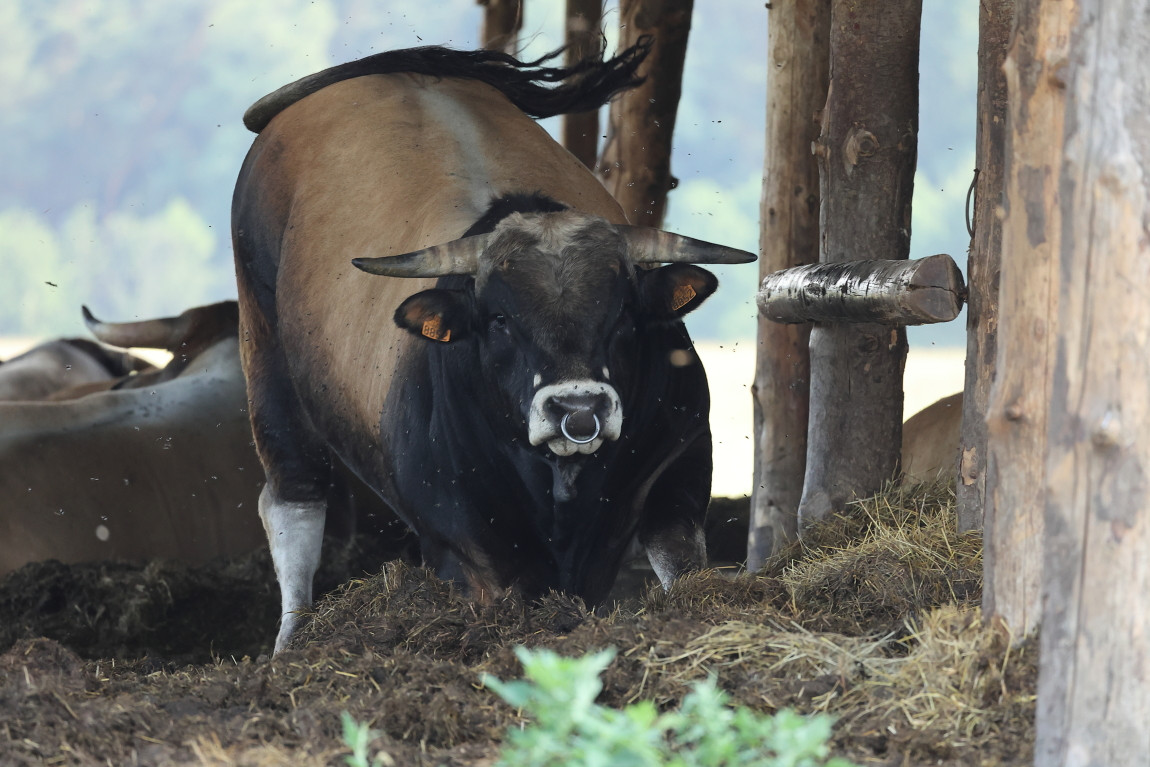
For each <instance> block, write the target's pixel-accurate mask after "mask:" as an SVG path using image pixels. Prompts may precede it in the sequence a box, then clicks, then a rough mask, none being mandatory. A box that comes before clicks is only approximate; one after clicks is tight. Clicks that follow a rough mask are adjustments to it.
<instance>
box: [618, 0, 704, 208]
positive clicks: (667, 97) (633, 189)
mask: <svg viewBox="0 0 1150 767" xmlns="http://www.w3.org/2000/svg"><path fill="white" fill-rule="evenodd" d="M693 4H694V0H622V1H621V2H620V4H619V48H620V49H623V48H626V47H627V46H629V45H634V44H635V43H636V42H638V41H639V38H640V37H642V36H643V35H654V37H655V47H654V48H653V49H652V50H651V54H650V55H649V56H648V57H647V60H646V61H644V62H643V67H642V68H641V70H640V74H642V75H645V76H646V77H647V80H646V81H645V82H644V83H643V84H642V85H640V86H638V87H636V88H632V89H631V90H628V91H626V92H624V93H623V94H622V95H621V96H619V97H618V98H616V99H615V100H614V101H612V102H611V109H610V116H609V117H608V126H607V141H606V143H605V144H604V146H603V153H602V155H601V157H600V158H599V174H600V176H602V178H603V184H604V186H606V187H607V190H608V191H609V192H611V194H612V195H613V196H614V197H615V199H616V200H618V201H619V204H620V205H621V206H622V207H623V212H624V213H625V214H626V215H627V220H628V221H630V222H631V223H632V224H634V225H636V226H655V227H657V226H659V225H660V224H661V223H662V221H663V213H664V211H665V210H666V208H667V192H669V191H670V190H671V188H672V187H673V186H674V183H675V180H674V179H673V178H672V176H671V136H672V134H673V133H674V131H675V115H676V113H677V112H678V109H679V95H680V93H681V91H682V85H683V60H684V58H685V57H686V55H687V35H688V34H689V33H690V31H691V9H692V6H693Z"/></svg>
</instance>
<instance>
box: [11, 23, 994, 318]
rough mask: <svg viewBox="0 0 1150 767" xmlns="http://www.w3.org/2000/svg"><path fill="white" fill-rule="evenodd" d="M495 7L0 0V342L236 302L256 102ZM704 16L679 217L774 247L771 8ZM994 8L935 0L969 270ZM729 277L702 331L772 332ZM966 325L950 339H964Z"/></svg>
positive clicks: (682, 145)
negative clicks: (765, 192) (982, 10)
mask: <svg viewBox="0 0 1150 767" xmlns="http://www.w3.org/2000/svg"><path fill="white" fill-rule="evenodd" d="M612 5H613V3H609V4H608V6H609V7H608V10H607V13H606V15H605V16H604V19H603V24H604V26H605V27H606V28H607V30H608V32H609V35H608V37H609V39H614V35H613V34H610V33H611V32H612V30H613V27H615V26H617V25H618V16H617V14H615V13H613V12H612V10H611V6H612ZM968 5H969V6H970V7H969V8H968V7H967V6H968ZM481 16H482V8H481V7H480V6H479V5H477V4H476V2H475V0H439V1H438V2H435V3H424V2H417V1H416V0H396V1H395V2H389V3H384V2H379V0H274V2H268V1H267V0H263V1H260V0H172V1H171V2H168V3H163V4H157V3H151V2H145V1H144V0H117V2H103V3H96V2H91V0H6V2H4V3H0V25H2V27H0V28H3V29H4V36H3V43H4V44H3V45H0V135H2V136H3V137H4V140H3V141H2V142H0V181H2V183H0V272H2V273H3V275H4V278H3V279H0V334H27V335H35V336H48V335H61V334H83V333H84V332H85V331H84V329H83V325H82V323H81V321H80V310H79V307H80V305H81V304H88V305H89V306H90V307H91V308H92V310H93V311H94V312H95V313H96V314H97V316H100V317H102V318H106V319H110V320H125V319H133V318H136V317H151V316H162V315H166V314H177V313H179V312H181V311H183V310H184V309H185V308H187V307H189V306H192V305H196V304H202V303H208V302H211V301H217V300H220V299H223V298H227V297H233V296H234V295H235V287H234V272H233V266H232V261H231V242H230V232H229V228H228V222H229V208H230V203H231V194H232V186H233V184H234V181H235V176H236V173H237V172H238V170H239V167H240V163H241V162H242V161H243V156H244V153H245V152H246V151H247V149H248V147H249V146H250V144H251V140H252V135H251V134H250V133H248V132H247V131H246V130H245V129H244V128H243V125H242V123H241V116H242V115H243V112H244V110H245V109H246V108H247V107H248V105H249V104H251V102H252V101H254V100H255V99H256V98H258V97H260V96H262V95H264V94H265V93H268V92H269V91H271V90H274V89H275V88H278V87H279V86H281V85H283V84H285V83H287V82H290V81H292V80H294V79H296V78H298V77H302V76H303V75H305V74H309V73H311V72H314V71H316V70H319V69H322V68H323V67H326V66H330V65H331V64H334V63H336V62H340V61H348V60H351V59H355V58H359V57H361V56H365V55H369V54H371V53H375V52H378V51H380V50H387V49H390V48H403V47H410V46H414V45H427V44H447V45H452V46H455V47H460V48H472V47H476V46H477V44H478V43H477V38H478V36H479V32H480V26H481ZM563 16H564V0H526V3H525V6H524V25H523V32H522V34H521V39H520V42H521V49H522V50H523V51H524V55H525V56H527V57H531V56H538V55H541V54H542V53H544V52H546V51H549V50H551V49H553V48H555V47H556V46H558V45H559V44H560V43H561V41H562V28H563ZM694 16H695V18H694V19H693V21H692V30H691V36H690V41H689V44H688V50H687V60H686V71H685V73H684V78H683V97H682V101H681V102H680V107H679V118H678V121H677V123H676V128H675V145H674V149H673V155H672V172H673V173H674V175H675V176H676V177H677V178H678V179H679V185H678V187H677V188H675V189H673V190H672V192H671V194H670V196H669V198H668V211H667V217H666V219H665V226H666V227H667V228H668V229H671V230H672V231H676V232H680V233H682V234H687V235H690V236H694V237H700V238H704V239H711V240H713V241H716V242H722V243H724V244H728V245H732V246H736V247H742V248H746V249H748V250H755V249H756V248H757V242H758V204H759V190H760V185H761V178H762V157H763V144H764V136H763V121H764V113H763V110H764V109H765V88H764V78H765V73H766V68H767V61H766V54H765V47H766V23H767V18H768V12H767V11H766V9H765V8H764V7H763V6H762V4H753V3H752V4H735V3H732V4H729V5H728V4H723V5H722V6H721V7H719V6H706V7H700V8H699V9H698V11H697V12H696V13H695V15H694ZM976 21H977V5H976V4H974V3H962V4H952V3H946V2H943V0H927V3H926V9H925V12H924V19H923V35H924V40H923V55H924V58H923V64H922V89H923V96H922V110H923V116H922V126H921V131H920V141H919V150H920V155H919V177H918V180H917V181H916V190H915V191H916V196H915V203H914V205H915V219H914V229H915V231H914V238H913V242H914V244H915V252H914V253H912V255H913V256H915V257H919V256H922V255H930V254H931V253H936V252H949V253H951V254H952V255H954V256H955V257H956V260H959V261H960V262H961V261H962V259H961V255H962V253H963V252H964V251H965V249H966V244H967V236H966V231H965V226H964V224H963V221H962V212H961V200H962V199H963V197H964V195H965V189H966V184H967V183H969V178H970V172H971V169H972V168H973V137H974V117H973V107H974V61H975V58H974V52H975V50H976V47H977V37H976V34H977V24H976ZM548 122H549V123H552V121H548ZM547 127H548V129H549V130H552V132H553V133H557V132H558V122H557V121H554V122H553V124H550V125H548V126H547ZM942 189H945V194H944V193H942V192H940V190H942ZM718 271H719V273H720V279H721V280H722V282H723V286H722V288H721V289H720V294H719V295H717V296H716V297H715V298H714V299H712V300H711V301H709V302H708V303H707V304H706V305H704V307H703V308H702V309H701V310H700V311H699V312H696V313H694V314H692V316H691V328H692V332H693V333H694V334H695V335H696V337H700V338H732V337H734V338H738V337H743V338H750V337H753V334H754V327H755V325H754V312H755V310H754V300H753V298H754V292H755V288H756V284H755V283H756V282H757V280H756V273H755V270H754V269H753V268H752V269H742V270H740V269H739V268H737V267H733V268H728V269H720V270H718ZM960 323H961V320H960V321H959V322H956V323H950V325H951V326H953V327H948V328H946V332H951V331H953V334H954V335H955V336H956V337H957V338H959V339H961V327H960Z"/></svg>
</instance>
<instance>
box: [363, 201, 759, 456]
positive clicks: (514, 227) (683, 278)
mask: <svg viewBox="0 0 1150 767" xmlns="http://www.w3.org/2000/svg"><path fill="white" fill-rule="evenodd" d="M754 258H755V256H754V255H753V254H751V253H748V252H746V251H741V250H735V249H732V248H726V247H722V246H720V245H712V244H710V243H705V242H700V241H698V240H692V239H690V238H688V237H681V236H678V235H674V234H670V233H668V232H663V231H659V230H656V229H646V228H638V227H629V226H616V225H613V224H610V223H608V222H607V221H606V220H604V219H602V218H599V217H596V216H588V215H585V214H581V213H575V212H572V211H564V212H559V213H531V214H513V215H511V216H508V217H507V218H505V219H504V220H503V221H501V222H500V224H499V225H498V226H497V227H496V228H495V230H494V231H493V232H491V233H490V234H483V235H477V236H474V237H466V238H463V239H460V240H455V241H453V242H450V243H447V244H445V245H439V246H436V247H432V248H427V249H425V250H421V251H416V252H414V253H408V254H405V255H399V256H388V257H383V258H358V259H355V260H354V261H353V263H354V264H355V266H356V267H358V268H360V269H362V270H364V271H366V272H369V273H371V274H380V275H387V276H392V277H439V276H445V275H472V276H473V277H474V283H473V287H471V288H469V289H468V290H447V289H442V288H435V289H432V290H425V291H423V292H420V293H417V294H415V295H413V296H411V297H409V298H408V299H407V300H406V301H404V302H403V303H402V304H401V305H400V307H399V309H398V310H397V311H396V313H395V321H396V323H397V324H398V325H399V326H400V327H402V328H405V329H407V330H409V331H410V332H412V333H415V334H416V335H419V336H420V337H422V338H425V339H429V340H430V341H431V342H440V343H455V342H457V341H460V340H462V339H465V338H473V339H475V340H477V341H478V343H479V347H480V358H481V359H482V361H483V365H484V368H485V369H486V370H491V371H494V373H495V375H496V377H497V378H498V379H499V383H498V385H499V388H500V389H502V390H503V391H504V392H505V394H506V395H508V397H509V398H510V399H511V400H513V401H515V402H518V403H520V407H521V409H522V410H523V411H524V412H523V413H522V415H523V417H524V419H525V420H526V423H527V437H528V440H529V441H530V443H531V444H532V445H536V446H539V445H546V446H547V448H548V449H549V450H550V451H551V452H552V453H554V454H555V455H557V456H571V455H575V454H579V453H582V454H590V453H593V452H595V451H596V450H598V449H599V447H600V446H601V445H602V444H603V443H604V441H608V440H617V439H619V437H620V435H621V434H622V429H623V408H622V403H621V400H620V396H619V393H618V391H617V388H616V387H617V386H618V385H619V384H618V383H617V381H616V378H620V377H626V375H627V374H628V367H629V364H630V363H631V361H632V360H633V359H634V358H635V356H636V349H635V343H636V330H637V328H638V327H639V325H640V324H641V323H652V322H673V321H675V320H677V319H678V318H679V317H681V316H683V315H685V314H687V313H688V312H690V311H692V310H694V309H695V308H696V307H698V306H699V305H700V304H702V303H703V301H704V300H706V299H707V297H708V296H710V295H711V294H712V293H713V292H714V291H715V288H716V287H717V286H718V281H717V280H716V279H715V277H714V275H712V274H711V273H710V272H708V271H706V270H705V269H702V268H700V267H698V266H695V265H694V264H696V263H746V262H749V261H753V260H754ZM657 263H666V264H668V265H667V266H664V267H662V268H659V269H638V270H637V269H636V268H635V265H636V264H657Z"/></svg>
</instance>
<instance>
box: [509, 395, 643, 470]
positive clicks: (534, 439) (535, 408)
mask: <svg viewBox="0 0 1150 767" xmlns="http://www.w3.org/2000/svg"><path fill="white" fill-rule="evenodd" d="M622 427H623V408H622V405H621V403H620V402H619V395H618V394H617V393H616V392H615V389H614V388H612V387H611V386H609V385H607V384H605V383H602V382H599V381H592V380H577V381H564V382H562V383H557V384H551V385H549V386H544V387H542V388H541V389H539V391H537V392H536V393H535V396H534V398H533V399H532V401H531V412H530V415H529V417H528V420H527V436H528V439H529V441H530V442H531V444H532V445H542V444H544V443H546V445H547V448H548V449H549V450H550V451H551V452H552V453H554V454H555V455H560V456H569V455H574V454H575V453H582V454H585V455H586V454H590V453H593V452H595V451H596V450H598V449H599V447H600V446H601V445H602V444H603V442H604V441H606V440H616V439H619V435H620V434H621V433H622Z"/></svg>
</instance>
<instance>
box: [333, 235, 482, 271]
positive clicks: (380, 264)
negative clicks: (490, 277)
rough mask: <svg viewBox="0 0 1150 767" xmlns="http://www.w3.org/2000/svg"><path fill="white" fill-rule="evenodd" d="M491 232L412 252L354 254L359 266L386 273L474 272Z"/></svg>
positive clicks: (477, 267)
mask: <svg viewBox="0 0 1150 767" xmlns="http://www.w3.org/2000/svg"><path fill="white" fill-rule="evenodd" d="M490 239H491V235H490V234H477V235H474V236H473V237H463V238H462V239H458V240H452V241H451V242H448V243H445V244H443V245H435V246H433V247H430V248H424V249H423V250H417V251H414V252H412V253H404V254H403V255H399V256H382V257H380V258H353V259H352V260H351V263H352V265H353V266H355V268H356V269H362V270H363V271H365V272H367V273H368V274H381V275H383V276H385V277H442V276H444V275H447V274H475V272H476V271H477V270H478V269H479V255H480V254H481V253H482V252H483V249H484V248H486V247H487V243H488V241H489V240H490Z"/></svg>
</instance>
